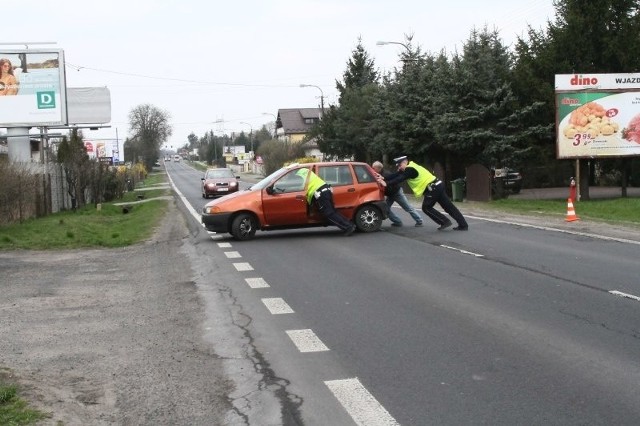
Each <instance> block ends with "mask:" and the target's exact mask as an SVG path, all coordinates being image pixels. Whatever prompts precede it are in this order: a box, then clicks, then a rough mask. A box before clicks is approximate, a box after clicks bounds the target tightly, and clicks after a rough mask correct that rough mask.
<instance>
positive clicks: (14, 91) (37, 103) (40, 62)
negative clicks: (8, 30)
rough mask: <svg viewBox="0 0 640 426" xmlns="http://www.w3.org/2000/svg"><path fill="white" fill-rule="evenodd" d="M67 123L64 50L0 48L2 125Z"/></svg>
mask: <svg viewBox="0 0 640 426" xmlns="http://www.w3.org/2000/svg"><path fill="white" fill-rule="evenodd" d="M65 124H67V102H66V84H65V73H64V54H63V51H62V50H0V127H32V126H54V125H65Z"/></svg>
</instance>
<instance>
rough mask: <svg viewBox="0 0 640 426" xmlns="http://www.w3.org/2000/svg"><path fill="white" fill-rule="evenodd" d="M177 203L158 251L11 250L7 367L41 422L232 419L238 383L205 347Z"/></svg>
mask: <svg viewBox="0 0 640 426" xmlns="http://www.w3.org/2000/svg"><path fill="white" fill-rule="evenodd" d="M170 204H171V210H172V211H171V212H170V214H168V215H167V216H166V218H165V220H164V223H163V224H162V226H161V227H160V228H159V229H158V230H157V232H156V234H155V235H154V237H153V239H152V240H151V241H150V242H148V243H146V244H141V245H137V246H134V247H128V248H123V249H108V250H94V249H89V250H66V251H55V252H48V251H47V252H45V251H17V252H0V270H1V271H2V279H1V280H0V294H2V298H1V299H0V335H1V336H2V339H0V367H2V369H3V372H4V374H5V376H6V377H7V379H8V380H10V381H12V382H16V383H18V384H19V385H20V386H21V388H22V390H23V392H24V393H23V396H24V397H25V398H27V399H28V400H30V401H32V403H33V405H34V406H35V407H36V408H38V409H40V410H42V411H44V412H47V413H50V418H49V419H47V420H45V421H44V422H42V423H41V424H46V425H48V424H51V425H57V424H59V422H62V423H63V424H64V425H87V424H92V425H111V424H154V425H163V424H167V425H168V424H190V425H198V424H201V425H212V424H223V423H224V418H225V415H227V413H228V411H229V410H230V409H231V404H230V402H229V400H228V399H227V395H228V394H229V393H230V392H231V390H232V388H233V385H232V384H231V383H230V382H229V381H228V380H227V379H226V378H225V375H224V372H223V360H221V359H220V358H219V357H218V356H217V355H216V354H215V353H214V352H213V349H212V347H211V346H210V345H208V344H206V343H205V342H204V341H203V338H202V336H203V330H202V323H203V321H204V313H203V311H204V309H203V306H202V304H203V301H202V298H200V297H199V296H198V291H197V288H196V285H195V283H194V282H193V281H192V280H191V277H192V270H191V264H190V261H189V259H188V258H187V256H186V255H185V254H180V253H181V250H180V247H181V246H182V245H183V244H184V243H185V238H186V237H187V236H188V234H187V228H186V227H185V224H184V220H183V219H182V216H181V215H180V213H179V212H177V210H176V209H175V206H173V202H171V203H170ZM177 217H179V218H180V220H176V218H177Z"/></svg>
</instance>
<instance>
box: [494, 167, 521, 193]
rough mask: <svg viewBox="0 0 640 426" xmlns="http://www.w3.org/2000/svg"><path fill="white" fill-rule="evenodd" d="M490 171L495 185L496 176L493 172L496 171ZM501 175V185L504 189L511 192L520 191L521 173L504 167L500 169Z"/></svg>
mask: <svg viewBox="0 0 640 426" xmlns="http://www.w3.org/2000/svg"><path fill="white" fill-rule="evenodd" d="M492 172H493V179H494V185H495V179H496V177H497V176H496V173H495V172H496V171H495V170H492ZM501 175H502V176H501V177H502V186H503V188H504V189H505V190H506V191H509V192H511V193H513V194H518V193H520V190H521V189H522V175H521V174H520V172H518V171H515V170H513V169H510V168H508V167H505V168H503V169H502V171H501Z"/></svg>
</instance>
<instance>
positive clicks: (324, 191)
mask: <svg viewBox="0 0 640 426" xmlns="http://www.w3.org/2000/svg"><path fill="white" fill-rule="evenodd" d="M296 175H298V176H300V177H302V178H304V179H305V180H307V179H308V183H307V194H306V195H307V203H308V204H309V205H311V204H312V203H313V202H314V201H315V203H316V206H317V207H318V211H319V212H320V214H322V215H323V216H324V217H325V218H327V220H328V221H329V222H330V223H331V224H333V225H335V226H337V227H338V228H340V229H342V231H344V235H346V236H349V235H351V234H353V231H355V230H356V226H355V225H354V224H353V223H351V222H350V221H349V220H347V218H345V217H344V216H342V215H341V214H340V213H338V211H337V210H336V208H335V205H334V204H333V193H332V192H331V186H330V185H329V184H328V183H326V182H325V181H324V180H322V179H321V178H320V176H318V175H317V174H315V173H314V172H312V171H311V170H309V169H307V168H302V169H300V170H298V171H297V172H296Z"/></svg>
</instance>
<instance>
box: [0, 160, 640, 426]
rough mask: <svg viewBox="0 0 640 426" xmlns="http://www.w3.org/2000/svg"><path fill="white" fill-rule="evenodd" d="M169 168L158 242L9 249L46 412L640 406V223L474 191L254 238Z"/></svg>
mask: <svg viewBox="0 0 640 426" xmlns="http://www.w3.org/2000/svg"><path fill="white" fill-rule="evenodd" d="M166 167H167V171H168V172H169V176H170V177H171V181H172V183H173V184H174V185H175V189H176V198H175V203H173V202H172V204H171V208H170V213H169V214H168V215H167V217H166V218H165V221H164V222H163V224H162V226H161V227H160V229H158V232H157V233H156V236H155V237H154V238H153V240H152V241H149V242H147V243H145V244H141V245H138V246H134V247H129V248H126V249H115V250H74V251H62V252H56V253H47V252H2V253H0V270H1V272H2V275H1V277H2V279H0V294H2V296H3V297H2V298H0V335H1V336H2V338H1V339H0V366H3V367H8V368H10V370H7V371H8V372H9V373H5V374H10V375H12V378H14V379H16V380H18V381H19V383H20V384H22V385H23V386H25V388H26V390H27V395H28V396H29V398H30V399H31V400H32V401H34V403H36V404H37V405H38V406H39V407H41V408H44V409H45V410H46V411H49V412H51V413H52V416H51V418H50V419H49V420H48V422H45V423H44V424H52V425H53V424H58V423H57V422H58V421H61V422H63V423H64V424H65V425H85V424H92V425H93V424H97V425H102V424H104V425H111V424H118V425H120V424H127V425H128V424H144V425H164V424H166V425H198V424H202V425H217V424H221V425H227V424H229V425H231V424H233V425H235V424H249V425H277V424H284V425H299V424H305V425H353V424H360V425H367V426H371V425H374V426H375V425H393V424H403V425H439V424H442V425H454V424H455V425H461V424H474V425H475V424H491V425H503V424H504V425H515V424H517V425H539V424H545V425H547V424H554V425H555V424H558V425H560V424H561V425H600V424H607V425H609V424H616V425H626V424H629V425H632V424H638V421H639V419H640V392H638V391H639V390H640V385H639V383H640V363H639V362H638V359H640V357H639V355H640V344H639V336H640V299H638V298H637V296H638V295H640V283H639V282H638V280H637V276H638V273H637V271H638V267H637V259H638V257H639V255H640V233H639V232H637V230H635V229H631V228H626V227H623V226H610V225H603V224H601V223H592V222H588V221H578V222H570V223H569V222H565V221H564V220H563V219H564V218H563V216H562V215H559V216H558V217H550V218H544V217H542V218H541V217H524V216H515V215H506V214H497V213H495V212H491V213H487V212H486V210H483V209H482V208H481V207H480V206H477V205H474V204H473V203H462V204H460V208H461V210H462V211H463V213H464V214H465V215H466V217H467V220H468V222H469V224H470V226H471V228H470V231H468V232H455V231H445V232H438V231H437V230H436V229H435V225H433V224H431V223H429V222H425V223H426V225H425V227H423V228H413V227H409V226H407V227H403V228H392V227H390V226H388V225H389V223H388V222H386V223H385V225H384V226H383V231H381V232H378V233H375V234H356V235H354V236H352V237H349V238H345V237H342V236H341V234H340V232H339V231H337V230H336V229H334V228H318V229H309V230H290V231H277V232H258V234H257V235H256V238H255V239H254V240H252V241H247V242H236V241H234V240H232V239H231V238H230V236H228V235H215V234H211V233H208V232H206V231H205V230H204V229H203V228H202V226H201V225H200V223H199V220H198V215H199V212H200V211H201V208H202V206H204V204H205V203H206V202H207V200H204V199H203V198H202V197H201V193H200V184H201V183H200V177H201V176H202V172H197V171H195V170H193V169H192V168H190V167H189V165H188V164H186V163H183V162H181V163H173V162H172V163H169V164H167V166H166ZM246 178H247V179H246V181H243V183H242V187H246V186H248V185H250V184H251V183H252V182H251V180H253V179H255V177H254V176H246ZM243 179H245V176H243ZM578 213H579V210H578ZM399 214H400V215H401V216H402V217H403V218H404V219H405V223H407V224H409V223H411V220H410V219H409V217H408V215H406V214H405V213H404V212H402V211H399Z"/></svg>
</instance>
